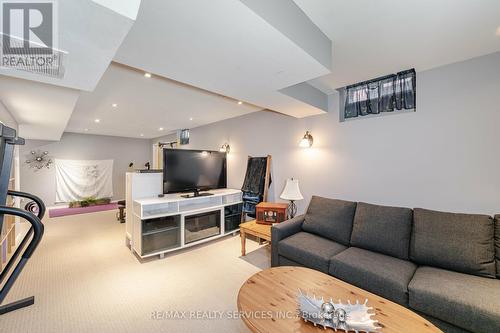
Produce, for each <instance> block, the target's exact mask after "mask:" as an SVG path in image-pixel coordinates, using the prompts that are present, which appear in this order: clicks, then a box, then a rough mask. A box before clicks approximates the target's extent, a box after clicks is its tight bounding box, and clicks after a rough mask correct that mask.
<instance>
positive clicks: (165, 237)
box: [129, 189, 242, 258]
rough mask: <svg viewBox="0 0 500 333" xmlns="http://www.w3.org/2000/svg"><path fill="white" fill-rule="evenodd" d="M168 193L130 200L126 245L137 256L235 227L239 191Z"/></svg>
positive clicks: (238, 217)
mask: <svg viewBox="0 0 500 333" xmlns="http://www.w3.org/2000/svg"><path fill="white" fill-rule="evenodd" d="M197 192H198V194H199V195H198V196H193V195H192V193H189V196H188V197H186V194H184V193H170V194H165V195H164V196H162V197H158V196H157V195H156V196H151V197H146V198H142V199H136V200H134V201H133V209H132V211H133V214H132V215H133V217H132V224H133V227H132V229H133V230H132V235H131V238H130V242H129V244H130V247H131V250H132V251H133V252H135V253H136V254H137V255H138V256H139V257H141V258H145V257H151V256H157V255H159V256H160V257H163V255H164V254H165V253H167V252H171V251H176V250H179V249H182V248H186V247H189V246H193V245H196V244H201V243H204V242H208V241H210V240H214V239H217V238H220V237H224V236H225V235H228V234H234V233H236V232H237V231H238V229H239V224H240V222H241V210H242V192H241V191H240V190H235V189H217V190H210V191H209V192H208V193H207V192H201V193H200V192H199V191H197Z"/></svg>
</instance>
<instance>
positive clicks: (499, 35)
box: [497, 27, 500, 37]
mask: <svg viewBox="0 0 500 333" xmlns="http://www.w3.org/2000/svg"><path fill="white" fill-rule="evenodd" d="M497 36H498V37H500V27H498V28H497Z"/></svg>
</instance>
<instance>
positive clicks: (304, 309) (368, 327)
mask: <svg viewBox="0 0 500 333" xmlns="http://www.w3.org/2000/svg"><path fill="white" fill-rule="evenodd" d="M298 300H299V313H300V316H301V317H302V319H304V320H305V321H306V322H311V323H312V324H313V325H314V326H318V325H320V326H323V328H325V329H326V328H327V327H329V328H333V329H334V330H335V331H337V330H338V329H340V330H344V331H346V332H347V331H354V332H356V333H358V332H367V333H370V332H374V333H378V332H380V331H379V328H380V327H379V326H377V325H376V323H377V321H376V320H373V319H371V316H373V315H374V314H375V313H374V312H373V308H372V307H369V306H367V304H368V300H365V302H364V303H359V302H358V301H356V304H351V302H350V301H348V302H347V304H344V303H342V302H341V301H340V300H339V301H338V303H336V302H334V301H333V299H331V298H330V300H329V301H325V300H324V299H323V298H321V299H316V297H315V296H313V297H309V296H308V295H306V294H304V293H302V291H300V290H299V296H298ZM370 310H372V313H369V312H368V311H370Z"/></svg>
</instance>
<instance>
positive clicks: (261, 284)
mask: <svg viewBox="0 0 500 333" xmlns="http://www.w3.org/2000/svg"><path fill="white" fill-rule="evenodd" d="M299 289H300V290H302V291H303V292H304V293H307V294H309V295H312V294H314V295H316V297H319V296H323V297H324V298H325V299H330V297H331V298H333V299H334V300H338V299H341V300H342V301H343V302H344V303H346V302H347V301H348V300H350V301H351V303H352V302H356V300H359V301H360V302H364V301H365V299H368V306H372V307H373V308H374V309H375V316H374V317H372V318H373V319H375V320H378V321H379V324H381V327H382V328H381V329H379V330H378V331H379V332H383V333H391V332H397V333H401V332H405V333H411V332H418V333H425V332H441V331H440V330H439V329H438V328H436V327H435V326H434V325H433V324H431V323H430V322H429V321H427V320H426V319H424V318H422V317H420V316H419V315H417V314H416V313H414V312H412V311H411V310H409V309H406V308H405V307H403V306H401V305H398V304H396V303H393V302H391V301H389V300H386V299H384V298H382V297H380V296H377V295H375V294H372V293H370V292H367V291H365V290H363V289H360V288H357V287H355V286H352V285H350V284H348V283H345V282H343V281H340V280H339V279H336V278H334V277H332V276H329V275H326V274H324V273H321V272H318V271H315V270H312V269H309V268H302V267H287V266H285V267H274V268H270V269H266V270H264V271H261V272H259V273H257V274H255V275H253V276H252V277H251V278H249V279H248V280H247V281H246V282H245V283H244V284H243V286H242V287H241V289H240V292H239V294H238V310H239V311H242V313H244V314H250V315H245V316H242V320H243V321H244V322H245V324H246V325H247V326H248V327H249V328H250V330H251V331H252V332H273V333H280V332H283V333H285V332H286V333H289V332H325V331H324V330H323V328H322V327H320V326H318V327H314V326H313V324H311V323H306V322H305V321H304V320H302V319H301V318H300V317H299V316H298V315H295V314H297V313H298V312H297V309H298V303H297V295H298V292H299ZM284 312H289V313H293V314H294V315H292V316H284V315H283V313H284ZM263 314H266V315H263ZM274 314H276V315H274ZM327 332H334V331H333V330H331V329H329V330H327ZM338 332H344V331H343V330H338Z"/></svg>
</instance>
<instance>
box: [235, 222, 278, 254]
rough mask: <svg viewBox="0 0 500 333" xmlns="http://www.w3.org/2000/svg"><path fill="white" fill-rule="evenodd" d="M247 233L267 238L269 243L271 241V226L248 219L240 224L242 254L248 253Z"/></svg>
mask: <svg viewBox="0 0 500 333" xmlns="http://www.w3.org/2000/svg"><path fill="white" fill-rule="evenodd" d="M247 235H252V236H255V237H259V238H261V239H265V240H266V241H268V242H269V243H270V242H271V226H270V225H266V224H258V223H257V222H255V220H252V221H248V222H245V223H242V224H240V237H241V255H242V256H245V255H246V250H245V246H246V240H247Z"/></svg>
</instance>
